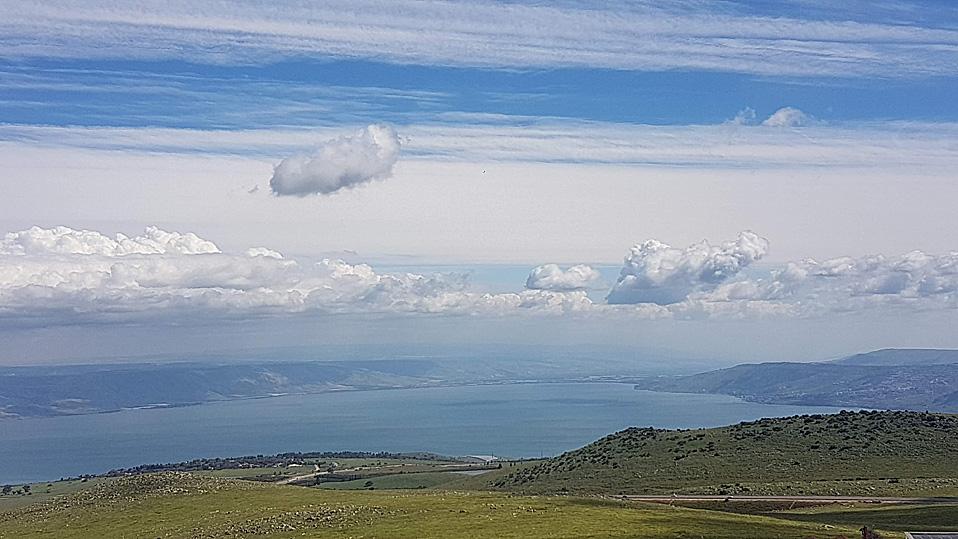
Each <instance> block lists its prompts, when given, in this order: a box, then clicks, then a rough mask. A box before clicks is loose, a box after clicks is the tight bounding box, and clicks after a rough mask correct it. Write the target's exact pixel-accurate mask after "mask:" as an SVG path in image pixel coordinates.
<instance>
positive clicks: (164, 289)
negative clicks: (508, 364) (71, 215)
mask: <svg viewBox="0 0 958 539" xmlns="http://www.w3.org/2000/svg"><path fill="white" fill-rule="evenodd" d="M591 307H592V301H591V300H589V298H588V297H587V296H586V295H585V293H584V292H580V291H573V292H568V293H565V292H560V291H549V290H527V291H523V292H520V293H504V294H483V293H478V292H473V291H470V290H468V289H467V286H466V281H465V277H464V276H462V275H458V274H432V275H424V274H418V273H380V272H377V271H375V270H374V269H373V268H372V267H370V266H368V265H366V264H350V263H347V262H345V261H343V260H337V259H324V260H322V261H320V262H318V263H300V262H299V261H297V260H292V259H287V258H284V257H283V255H282V254H281V253H279V252H277V251H274V250H272V249H268V248H265V247H254V248H250V249H248V250H246V251H245V252H242V253H235V254H234V253H224V252H222V251H221V250H220V249H219V248H218V247H217V246H216V244H214V243H213V242H211V241H208V240H205V239H202V238H200V237H198V236H196V235H195V234H190V233H186V234H181V233H177V232H167V231H163V230H160V229H158V228H154V227H151V228H148V229H147V230H146V232H145V233H144V234H143V235H141V236H136V237H128V236H125V235H122V234H118V235H117V236H116V237H115V238H111V237H108V236H106V235H103V234H101V233H99V232H94V231H85V230H73V229H70V228H66V227H57V228H52V229H44V228H39V227H34V228H31V229H29V230H25V231H21V232H14V233H10V234H6V235H5V236H3V239H2V241H0V324H3V323H6V324H14V325H17V324H20V325H22V324H27V325H31V324H35V325H57V324H77V323H90V322H124V323H125V322H136V321H142V320H168V321H177V322H180V323H181V322H183V321H184V320H189V319H191V318H197V319H209V318H237V317H242V318H246V317H255V316H270V315H295V314H301V313H322V314H341V313H387V314H389V313H392V314H398V313H448V314H488V315H500V314H504V313H513V314H515V313H524V312H541V313H562V312H571V311H585V310H588V309H590V308H591Z"/></svg>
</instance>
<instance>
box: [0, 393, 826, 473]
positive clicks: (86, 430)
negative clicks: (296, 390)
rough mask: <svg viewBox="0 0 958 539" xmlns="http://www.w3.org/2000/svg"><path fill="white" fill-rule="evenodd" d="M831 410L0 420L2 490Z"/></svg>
mask: <svg viewBox="0 0 958 539" xmlns="http://www.w3.org/2000/svg"><path fill="white" fill-rule="evenodd" d="M837 410H838V409H837V408H828V407H802V406H777V405H768V404H756V403H749V402H745V401H741V400H739V399H736V398H733V397H726V396H719V395H685V394H681V395H680V394H673V393H652V392H648V391H635V390H633V389H632V386H631V385H628V384H606V383H602V384H586V383H580V384H514V385H491V386H465V387H443V388H428V389H402V390H389V391H354V392H341V393H323V394H315V395H290V396H284V397H275V398H268V399H255V400H243V401H229V402H218V403H211V404H204V405H200V406H190V407H184V408H171V409H153V410H128V411H123V412H118V413H111V414H96V415H86V416H74V417H54V418H42V419H25V420H4V421H0V443H2V445H0V483H22V482H26V481H46V480H51V479H57V478H60V477H66V476H76V475H79V474H84V473H98V472H104V471H107V470H110V469H113V468H120V467H128V466H135V465H138V464H146V463H155V462H177V461H182V460H188V459H192V458H197V457H216V456H219V457H225V456H239V455H250V454H253V455H255V454H270V453H280V452H284V451H314V450H318V451H325V450H329V451H337V450H361V451H395V452H400V451H432V452H435V453H440V454H445V455H470V454H472V455H489V454H495V455H504V456H513V457H530V456H539V455H540V454H542V455H555V454H558V453H561V452H563V451H567V450H569V449H574V448H576V447H580V446H582V445H584V444H587V443H589V442H591V441H593V440H595V439H597V438H599V437H601V436H604V435H606V434H609V433H611V432H614V431H617V430H621V429H623V428H625V427H628V426H643V427H645V426H655V427H662V428H691V427H711V426H719V425H727V424H730V423H735V422H738V421H743V420H752V419H758V418H761V417H773V416H785V415H793V414H802V413H828V412H833V411H837Z"/></svg>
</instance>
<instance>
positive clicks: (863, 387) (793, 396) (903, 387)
mask: <svg viewBox="0 0 958 539" xmlns="http://www.w3.org/2000/svg"><path fill="white" fill-rule="evenodd" d="M636 389H648V390H653V391H669V392H677V393H720V394H725V395H734V396H736V397H741V398H743V399H746V400H750V401H756V402H764V403H770V404H802V405H829V406H850V407H862V408H879V409H900V410H905V409H909V410H937V411H958V350H927V349H914V350H908V349H887V350H877V351H874V352H869V353H866V354H857V355H854V356H849V357H846V358H842V359H838V360H834V361H828V362H819V363H757V364H744V365H736V366H734V367H730V368H727V369H719V370H714V371H709V372H704V373H700V374H694V375H689V376H672V377H656V378H649V379H645V380H642V381H640V382H639V383H637V384H636Z"/></svg>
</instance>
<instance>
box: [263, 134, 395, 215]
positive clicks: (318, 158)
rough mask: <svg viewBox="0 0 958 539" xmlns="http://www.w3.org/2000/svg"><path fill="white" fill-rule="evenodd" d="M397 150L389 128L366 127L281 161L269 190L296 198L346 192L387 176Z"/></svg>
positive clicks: (271, 180) (393, 136) (389, 174)
mask: <svg viewBox="0 0 958 539" xmlns="http://www.w3.org/2000/svg"><path fill="white" fill-rule="evenodd" d="M399 150H400V142H399V137H398V136H397V135H396V131H395V130H394V129H393V128H391V127H389V126H387V125H381V124H375V125H370V126H368V127H366V128H364V129H362V130H360V131H359V132H358V133H356V134H355V135H352V136H342V137H339V138H336V139H333V140H329V141H327V142H324V143H323V144H321V145H320V146H319V147H318V148H316V150H315V151H314V152H313V153H311V154H300V155H293V156H290V157H287V158H286V159H283V160H282V161H281V162H280V163H279V164H278V165H276V167H275V169H274V170H273V177H272V178H271V179H270V180H269V186H270V189H272V191H273V194H275V195H278V196H298V197H304V196H308V195H328V194H331V193H335V192H337V191H339V190H342V189H350V188H353V187H357V186H359V185H362V184H365V183H368V182H371V181H373V180H382V179H385V178H388V177H389V176H391V175H392V171H393V165H395V164H396V160H397V159H399Z"/></svg>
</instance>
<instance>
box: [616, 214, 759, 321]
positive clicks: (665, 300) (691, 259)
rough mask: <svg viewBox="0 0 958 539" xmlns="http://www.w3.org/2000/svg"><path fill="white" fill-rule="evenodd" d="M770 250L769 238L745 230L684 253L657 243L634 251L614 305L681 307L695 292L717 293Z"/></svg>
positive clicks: (681, 250) (618, 283)
mask: <svg viewBox="0 0 958 539" xmlns="http://www.w3.org/2000/svg"><path fill="white" fill-rule="evenodd" d="M766 252H768V240H766V239H765V238H763V237H761V236H759V235H758V234H755V233H754V232H750V231H744V232H741V233H740V234H739V235H738V238H737V239H735V240H733V241H727V242H724V243H722V244H721V245H711V244H710V243H709V242H708V241H704V240H703V241H702V242H700V243H696V244H693V245H690V246H688V247H686V248H685V249H679V248H675V247H672V246H670V245H668V244H665V243H662V242H660V241H657V240H648V241H645V242H643V243H642V244H640V245H636V246H634V247H632V249H631V251H630V252H629V255H628V256H626V257H625V265H624V266H623V268H622V271H621V272H620V274H619V279H618V280H617V281H616V283H615V284H614V285H613V286H612V290H611V291H610V292H609V295H608V298H607V299H608V302H609V303H613V304H631V303H656V304H658V305H670V304H673V303H678V302H680V301H683V300H685V299H687V298H688V297H689V295H690V294H692V293H694V292H702V291H706V290H712V289H714V288H715V287H717V286H718V285H720V284H722V283H723V282H725V281H727V280H728V279H730V278H732V277H734V276H735V275H736V274H738V272H740V271H741V270H742V269H744V268H745V267H747V266H748V265H750V264H752V263H753V262H755V261H756V260H759V259H761V258H762V257H763V256H765V253H766Z"/></svg>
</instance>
